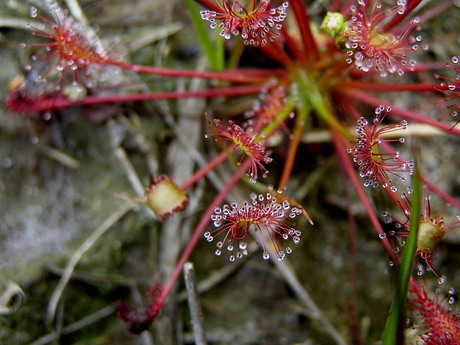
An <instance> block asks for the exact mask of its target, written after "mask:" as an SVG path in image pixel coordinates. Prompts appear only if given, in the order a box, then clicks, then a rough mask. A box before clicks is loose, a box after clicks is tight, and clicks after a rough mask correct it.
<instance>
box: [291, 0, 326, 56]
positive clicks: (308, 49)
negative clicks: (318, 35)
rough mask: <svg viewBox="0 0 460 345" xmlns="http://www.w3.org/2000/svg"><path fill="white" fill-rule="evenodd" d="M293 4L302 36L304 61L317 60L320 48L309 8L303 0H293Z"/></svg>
mask: <svg viewBox="0 0 460 345" xmlns="http://www.w3.org/2000/svg"><path fill="white" fill-rule="evenodd" d="M291 6H292V12H294V15H295V18H296V21H297V25H298V27H299V31H300V38H301V40H302V45H303V51H304V54H305V58H304V60H305V61H304V62H314V61H317V60H319V50H318V45H317V44H316V41H315V38H314V36H313V33H312V31H311V27H310V18H309V16H308V13H307V12H308V11H307V8H306V7H305V4H304V2H303V1H302V0H291Z"/></svg>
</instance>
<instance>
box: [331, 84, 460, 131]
mask: <svg viewBox="0 0 460 345" xmlns="http://www.w3.org/2000/svg"><path fill="white" fill-rule="evenodd" d="M340 92H341V93H342V94H344V95H345V96H349V97H351V98H353V99H356V100H359V101H361V102H363V103H366V104H368V105H370V106H372V107H374V108H376V107H378V106H380V105H383V106H385V107H388V106H389V107H391V114H390V116H394V115H398V116H400V117H402V118H404V119H406V120H413V121H416V122H420V123H425V124H427V125H431V126H433V127H436V128H439V129H440V130H442V131H444V132H446V133H449V134H453V135H458V136H460V130H458V129H455V128H452V125H448V124H445V123H442V122H439V121H436V120H433V119H430V118H429V117H426V116H423V115H420V114H418V113H415V112H412V111H410V110H407V109H404V108H400V107H397V106H395V105H394V104H392V103H391V102H388V101H384V100H382V99H380V98H377V97H374V96H371V95H369V94H367V93H365V92H362V91H359V90H356V89H355V90H353V89H351V90H350V89H349V90H347V89H343V90H340Z"/></svg>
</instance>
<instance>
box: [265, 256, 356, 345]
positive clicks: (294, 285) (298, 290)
mask: <svg viewBox="0 0 460 345" xmlns="http://www.w3.org/2000/svg"><path fill="white" fill-rule="evenodd" d="M270 251H271V249H270ZM270 257H271V258H272V262H273V263H274V264H275V266H276V267H277V268H278V270H279V271H280V273H281V275H282V276H283V278H284V279H285V280H286V282H287V283H288V285H289V286H290V287H291V289H292V290H293V291H294V293H295V294H296V295H297V298H298V299H299V300H300V301H301V302H302V303H303V304H304V305H305V306H306V307H307V308H308V311H309V315H310V317H311V318H312V319H314V320H318V322H319V323H321V325H322V326H323V327H324V329H325V330H326V332H327V333H328V334H329V335H330V336H331V337H332V338H333V339H334V340H335V342H336V343H337V344H338V345H347V343H346V341H345V340H344V339H343V338H342V336H341V335H340V334H339V332H337V330H336V329H335V328H334V326H333V325H332V324H331V323H330V322H329V321H328V320H327V319H326V318H325V317H324V315H323V313H322V312H321V310H320V309H319V308H318V306H317V305H316V303H315V302H314V301H313V299H312V298H311V296H310V294H309V293H308V292H307V290H305V289H304V288H303V286H302V284H301V283H300V281H299V279H297V276H296V274H295V272H294V270H293V269H292V267H291V265H290V264H289V261H288V260H287V259H284V260H283V261H279V260H278V259H277V258H276V254H275V253H274V252H271V253H270Z"/></svg>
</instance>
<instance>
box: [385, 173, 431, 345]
mask: <svg viewBox="0 0 460 345" xmlns="http://www.w3.org/2000/svg"><path fill="white" fill-rule="evenodd" d="M421 184H422V183H421V179H420V176H419V174H418V171H415V174H414V176H413V179H412V190H413V194H412V207H411V211H410V230H409V235H408V236H407V239H406V245H405V247H404V253H403V257H402V260H401V266H400V271H399V277H398V283H397V286H396V291H395V295H394V297H393V302H392V304H391V308H390V315H389V316H388V319H387V323H386V325H385V331H384V333H383V340H382V345H402V344H404V325H405V312H406V308H405V305H406V298H407V288H408V286H409V279H410V277H411V273H412V269H413V266H414V261H415V254H416V250H417V235H418V227H419V222H420V212H421V203H422V186H421Z"/></svg>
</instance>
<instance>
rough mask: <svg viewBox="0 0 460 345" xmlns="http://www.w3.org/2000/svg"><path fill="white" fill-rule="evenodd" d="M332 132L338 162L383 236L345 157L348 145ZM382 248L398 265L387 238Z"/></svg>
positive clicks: (383, 241) (358, 181) (376, 229)
mask: <svg viewBox="0 0 460 345" xmlns="http://www.w3.org/2000/svg"><path fill="white" fill-rule="evenodd" d="M331 132H332V138H333V140H334V146H335V150H336V152H337V155H338V158H339V161H340V164H341V166H342V167H343V168H344V170H345V172H346V174H347V175H348V177H349V178H350V180H351V183H352V184H353V186H354V187H355V191H356V193H357V194H358V197H359V199H360V200H361V202H362V204H363V206H364V208H365V209H366V212H367V215H368V217H369V219H370V221H371V223H372V225H373V226H374V228H375V231H376V232H377V233H378V234H379V235H380V234H385V232H384V231H383V229H382V226H381V225H380V222H379V220H378V218H377V216H376V215H375V212H374V209H373V208H372V205H371V203H370V202H369V199H368V197H367V196H366V193H365V192H364V189H363V186H362V182H361V181H360V180H359V179H358V176H357V175H356V172H355V169H354V168H353V166H352V164H351V161H350V159H349V157H348V156H347V153H346V151H345V148H346V147H349V144H348V143H347V142H346V141H345V140H344V139H343V138H342V136H341V135H340V133H339V132H338V131H336V130H335V129H333V128H331ZM381 241H382V243H383V246H384V248H385V250H386V251H387V252H388V254H389V255H390V257H391V258H392V260H393V261H394V262H396V263H399V258H398V257H397V256H396V255H395V253H393V251H392V248H391V244H390V241H389V240H388V238H386V237H385V238H383V239H382V240H381Z"/></svg>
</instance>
